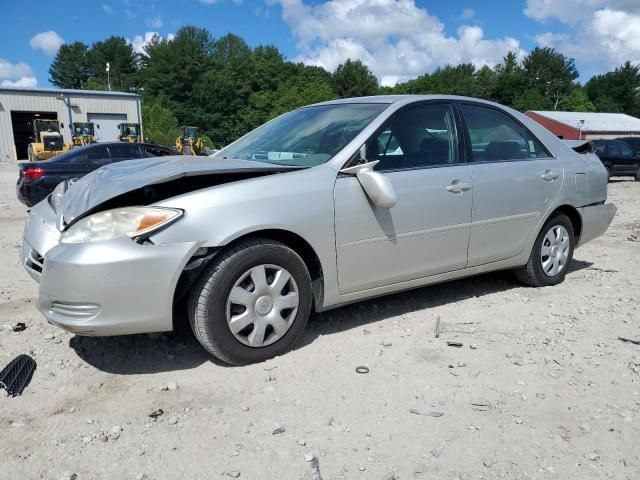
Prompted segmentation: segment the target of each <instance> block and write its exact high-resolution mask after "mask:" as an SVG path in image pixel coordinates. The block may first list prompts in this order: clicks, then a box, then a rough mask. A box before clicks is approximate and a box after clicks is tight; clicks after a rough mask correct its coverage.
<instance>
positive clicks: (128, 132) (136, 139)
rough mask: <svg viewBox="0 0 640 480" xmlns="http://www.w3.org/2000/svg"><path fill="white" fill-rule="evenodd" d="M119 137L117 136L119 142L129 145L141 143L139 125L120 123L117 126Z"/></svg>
mask: <svg viewBox="0 0 640 480" xmlns="http://www.w3.org/2000/svg"><path fill="white" fill-rule="evenodd" d="M118 129H119V130H120V135H118V141H119V142H129V143H142V142H144V140H143V138H142V129H141V128H140V124H139V123H121V124H119V125H118Z"/></svg>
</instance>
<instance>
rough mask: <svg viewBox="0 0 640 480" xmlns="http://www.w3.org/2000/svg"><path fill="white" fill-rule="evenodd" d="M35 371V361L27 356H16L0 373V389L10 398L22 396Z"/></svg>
mask: <svg viewBox="0 0 640 480" xmlns="http://www.w3.org/2000/svg"><path fill="white" fill-rule="evenodd" d="M35 370H36V361H35V360H34V359H33V358H31V357H30V356H29V355H24V354H23V355H18V356H17V357H16V358H14V359H13V360H11V362H9V364H8V365H7V366H6V367H4V369H3V370H2V372H0V387H2V388H4V389H5V390H6V391H7V393H8V394H9V395H10V396H12V397H15V396H16V395H22V392H23V391H24V389H25V387H26V386H27V385H29V382H30V381H31V377H33V372H35Z"/></svg>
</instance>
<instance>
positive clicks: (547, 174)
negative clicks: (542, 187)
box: [541, 170, 560, 182]
mask: <svg viewBox="0 0 640 480" xmlns="http://www.w3.org/2000/svg"><path fill="white" fill-rule="evenodd" d="M541 176H542V179H543V180H546V181H547V182H553V181H554V180H555V179H556V178H558V177H559V176H560V175H559V174H558V173H556V172H552V171H551V170H545V172H544V173H543V174H542V175H541Z"/></svg>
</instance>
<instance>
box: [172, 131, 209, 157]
mask: <svg viewBox="0 0 640 480" xmlns="http://www.w3.org/2000/svg"><path fill="white" fill-rule="evenodd" d="M176 150H178V152H180V153H181V154H182V155H198V156H199V155H205V151H204V138H202V137H201V136H200V132H199V128H198V127H180V136H179V137H178V138H176Z"/></svg>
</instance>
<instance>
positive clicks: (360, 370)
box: [356, 365, 369, 373]
mask: <svg viewBox="0 0 640 480" xmlns="http://www.w3.org/2000/svg"><path fill="white" fill-rule="evenodd" d="M356 372H357V373H369V367H366V366H364V365H360V366H357V367H356Z"/></svg>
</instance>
